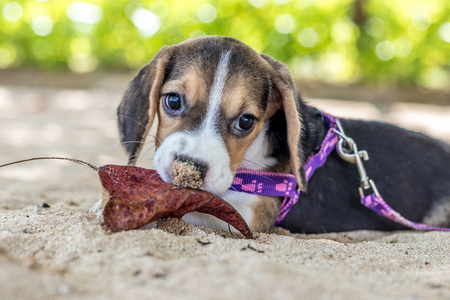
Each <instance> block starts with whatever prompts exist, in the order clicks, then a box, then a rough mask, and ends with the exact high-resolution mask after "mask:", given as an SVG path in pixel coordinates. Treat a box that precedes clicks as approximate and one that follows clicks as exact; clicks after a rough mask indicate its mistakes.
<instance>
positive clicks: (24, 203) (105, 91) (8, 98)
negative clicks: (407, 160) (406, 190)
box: [0, 77, 450, 300]
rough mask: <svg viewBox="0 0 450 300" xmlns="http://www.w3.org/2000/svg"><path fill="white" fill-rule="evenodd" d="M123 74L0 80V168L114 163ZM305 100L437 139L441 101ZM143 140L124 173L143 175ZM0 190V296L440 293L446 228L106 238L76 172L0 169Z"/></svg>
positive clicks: (81, 174) (184, 231)
mask: <svg viewBox="0 0 450 300" xmlns="http://www.w3.org/2000/svg"><path fill="white" fill-rule="evenodd" d="M129 79H130V77H127V78H119V79H117V78H116V79H110V81H108V82H109V85H107V84H106V83H105V82H100V83H98V84H97V85H93V86H90V87H89V88H83V89H76V88H73V87H72V88H55V87H46V88H43V87H30V86H23V85H16V86H5V85H0V123H1V126H0V164H2V163H6V162H10V161H14V160H20V159H24V158H29V157H33V156H53V155H57V156H69V157H75V158H78V159H82V160H86V161H88V162H91V163H94V164H96V165H103V164H107V163H109V164H124V163H125V162H126V159H125V157H124V156H123V154H122V152H121V148H120V144H119V142H118V138H117V133H116V124H115V107H116V106H117V104H118V102H119V100H120V96H121V94H122V91H123V89H124V88H125V86H126V81H127V80H129ZM113 80H116V81H113ZM315 103H318V105H319V106H320V107H322V108H324V107H325V108H327V111H329V112H332V113H333V112H334V111H336V112H335V114H337V115H345V114H347V115H351V114H354V113H355V112H357V113H358V115H357V116H358V117H361V118H379V119H380V118H383V119H385V120H390V121H392V122H396V123H398V124H401V125H404V126H407V127H409V128H413V129H420V130H423V131H426V132H428V133H430V134H432V135H434V136H436V137H440V138H442V139H444V140H447V141H449V140H450V109H449V107H433V106H426V105H419V104H416V105H405V104H395V105H394V106H393V107H392V109H391V111H390V113H389V114H383V115H380V113H379V112H378V111H377V110H376V109H375V108H374V107H372V106H371V105H369V104H358V103H354V102H345V101H341V102H336V101H329V100H316V101H315ZM418 114H420V116H421V117H420V118H417V117H415V116H417V115H418ZM424 115H425V117H424ZM412 120H416V122H412ZM152 145H153V142H152V141H148V143H147V145H146V148H144V150H143V151H142V153H143V154H144V155H143V156H142V158H141V159H140V160H139V162H138V165H140V166H146V167H151V159H152V156H153V154H152ZM0 188H1V193H0V299H108V300H112V299H450V233H444V232H415V231H402V232H388V233H384V232H372V231H357V232H348V233H330V234H319V235H291V234H289V233H288V232H285V231H284V230H280V229H278V230H276V232H275V233H270V234H265V233H257V234H256V239H255V240H246V239H243V238H241V236H240V235H238V234H234V235H232V234H230V233H227V232H216V231H213V230H211V229H208V228H202V227H198V226H192V225H189V224H186V223H184V222H182V221H179V220H176V219H165V220H161V221H159V222H158V227H157V228H156V229H150V230H134V231H128V232H120V233H111V232H108V231H107V230H106V228H105V226H104V224H103V221H102V220H101V219H98V218H97V217H95V216H94V215H91V214H89V213H88V210H89V208H90V207H91V206H93V205H94V204H95V203H96V202H97V201H98V200H99V199H100V197H101V189H100V184H99V181H98V176H97V174H96V173H95V172H94V171H92V170H90V169H88V168H86V167H82V166H78V165H75V164H73V163H70V162H64V161H35V162H29V163H24V164H21V165H16V166H10V167H6V168H1V169H0ZM44 203H45V205H44ZM47 206H49V207H47Z"/></svg>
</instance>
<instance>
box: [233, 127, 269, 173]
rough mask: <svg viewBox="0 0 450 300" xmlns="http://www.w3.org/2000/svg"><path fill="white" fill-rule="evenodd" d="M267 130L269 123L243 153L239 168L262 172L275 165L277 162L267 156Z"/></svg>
mask: <svg viewBox="0 0 450 300" xmlns="http://www.w3.org/2000/svg"><path fill="white" fill-rule="evenodd" d="M268 129H269V123H268V122H267V123H266V124H264V127H263V129H262V130H261V132H260V133H259V134H258V136H257V137H256V139H255V140H254V141H253V143H252V144H251V145H250V147H248V149H247V151H246V152H245V156H244V160H243V161H242V163H241V165H240V168H243V169H250V170H262V169H265V168H268V167H271V166H273V165H275V164H276V163H277V160H276V159H275V158H273V157H269V156H268V153H269V141H268V140H267V138H266V133H267V130H268Z"/></svg>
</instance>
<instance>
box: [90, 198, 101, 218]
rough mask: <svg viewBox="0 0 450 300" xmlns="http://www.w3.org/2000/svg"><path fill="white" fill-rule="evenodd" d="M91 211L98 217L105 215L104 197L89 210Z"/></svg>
mask: <svg viewBox="0 0 450 300" xmlns="http://www.w3.org/2000/svg"><path fill="white" fill-rule="evenodd" d="M89 212H90V213H92V214H94V215H95V216H96V217H97V218H102V217H103V208H102V199H100V200H99V201H98V202H97V203H95V205H94V206H92V208H91V209H90V210H89Z"/></svg>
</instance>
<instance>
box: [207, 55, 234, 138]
mask: <svg viewBox="0 0 450 300" xmlns="http://www.w3.org/2000/svg"><path fill="white" fill-rule="evenodd" d="M229 62H230V51H227V52H225V53H223V54H222V55H221V56H220V60H219V64H218V65H217V70H216V74H215V76H214V82H213V85H212V87H211V91H210V93H209V105H208V111H207V113H206V117H205V120H204V121H203V124H202V127H203V129H206V130H209V129H213V128H215V127H216V124H215V123H216V120H217V119H218V116H219V111H220V102H221V101H222V95H223V89H224V87H225V81H226V79H227V75H228V65H229Z"/></svg>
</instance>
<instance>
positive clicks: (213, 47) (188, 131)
mask: <svg viewBox="0 0 450 300" xmlns="http://www.w3.org/2000/svg"><path fill="white" fill-rule="evenodd" d="M297 106H298V105H297V103H296V92H295V89H294V84H293V80H292V78H291V75H290V73H289V70H288V69H287V67H286V66H284V65H283V64H281V63H279V62H277V61H275V60H273V59H272V58H270V57H268V56H265V55H261V54H258V53H257V52H255V51H254V50H252V49H251V48H250V47H248V46H247V45H245V44H243V43H241V42H239V41H237V40H235V39H231V38H224V37H205V38H198V39H193V40H188V41H186V42H183V43H180V44H178V45H174V46H170V47H165V48H163V49H161V50H160V52H159V53H158V54H157V55H156V56H155V57H154V59H153V60H152V61H151V62H150V63H149V64H148V65H146V66H145V67H144V68H142V69H141V70H140V71H139V73H138V75H137V76H136V77H135V78H134V79H133V81H132V82H131V83H130V85H129V88H128V90H127V91H126V93H125V95H124V97H123V99H122V102H121V104H120V106H119V108H118V120H119V130H120V138H121V141H122V144H123V146H124V149H125V152H126V153H127V155H128V156H129V164H134V163H135V161H136V159H137V157H138V155H139V151H140V150H141V148H142V144H143V142H144V140H145V138H146V136H147V135H148V131H149V129H150V127H151V125H152V123H153V120H154V119H155V116H157V117H158V120H159V124H158V129H157V137H156V140H155V143H156V147H157V150H156V153H155V157H154V166H155V169H156V170H157V171H158V173H159V174H160V176H161V177H162V178H163V179H164V180H165V181H166V182H169V183H171V182H172V179H173V177H172V173H171V165H172V163H173V161H174V160H176V159H184V160H186V159H187V160H190V161H192V162H194V164H196V165H198V166H199V167H201V169H202V170H204V172H202V174H203V176H204V180H203V188H204V189H205V190H207V191H210V192H212V193H215V194H219V195H220V194H222V193H224V192H225V191H226V190H227V189H228V188H229V187H230V185H231V183H232V180H233V177H234V172H235V171H236V169H237V168H238V167H239V166H246V164H245V161H246V160H250V161H251V160H256V161H257V163H256V165H253V167H252V168H254V169H258V168H259V169H264V168H268V167H271V165H273V164H275V163H276V162H275V161H274V160H273V159H272V160H271V159H270V155H271V153H270V151H271V149H270V146H269V145H267V144H265V140H266V134H267V132H266V131H267V130H268V127H269V124H268V123H269V119H270V118H271V117H272V116H273V115H274V114H275V113H277V112H279V111H283V112H284V115H285V119H286V128H287V129H286V130H287V141H286V146H287V147H288V148H289V152H290V165H291V170H292V173H293V174H294V175H295V177H296V178H297V182H298V183H299V187H300V188H303V187H304V176H303V175H302V174H303V170H302V166H301V161H302V159H301V158H302V153H301V150H300V148H299V144H300V138H301V123H300V119H299V113H298V108H297ZM247 167H248V165H247Z"/></svg>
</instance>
